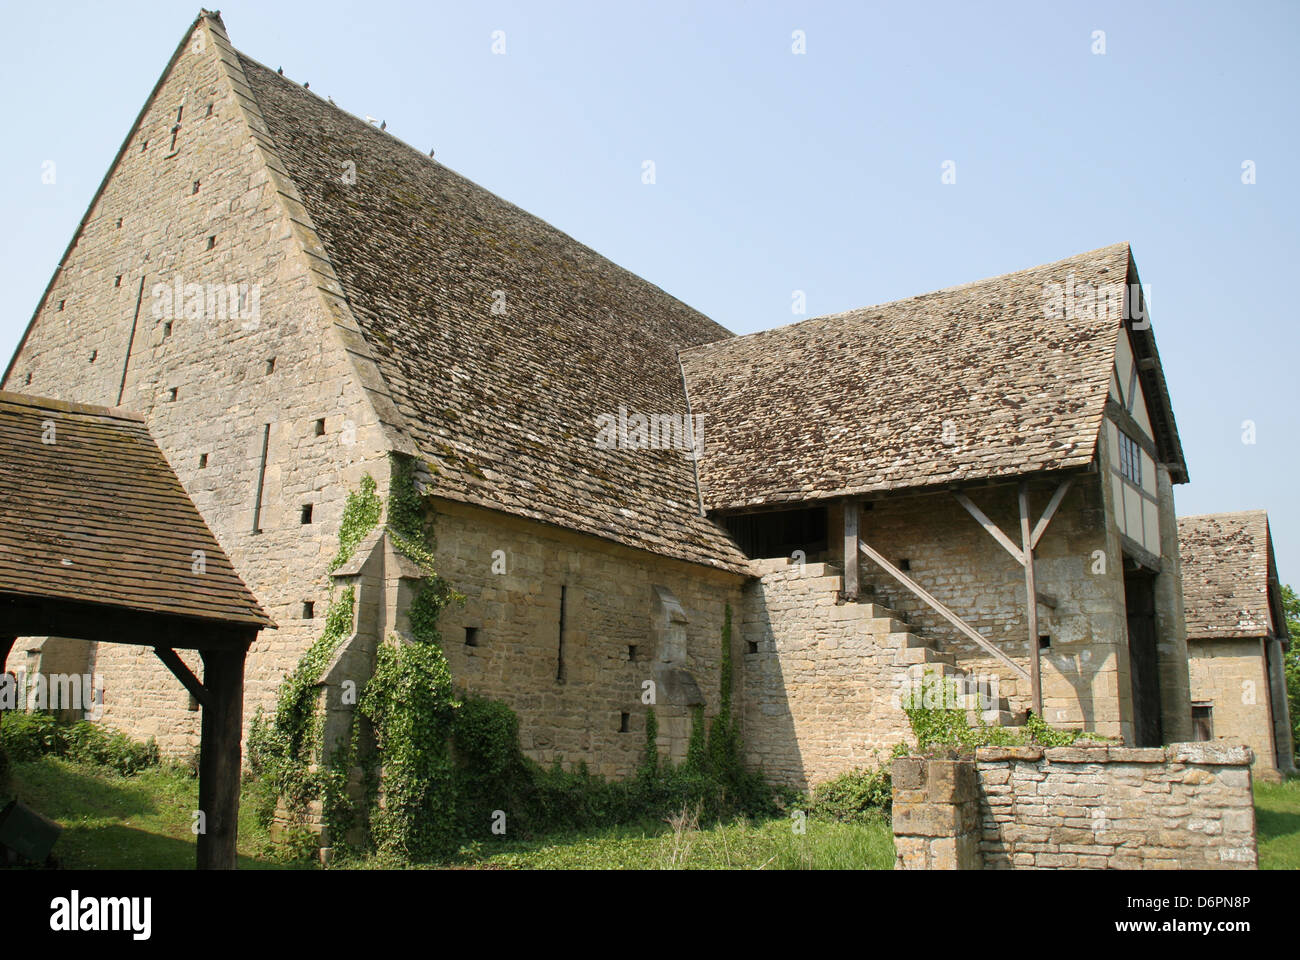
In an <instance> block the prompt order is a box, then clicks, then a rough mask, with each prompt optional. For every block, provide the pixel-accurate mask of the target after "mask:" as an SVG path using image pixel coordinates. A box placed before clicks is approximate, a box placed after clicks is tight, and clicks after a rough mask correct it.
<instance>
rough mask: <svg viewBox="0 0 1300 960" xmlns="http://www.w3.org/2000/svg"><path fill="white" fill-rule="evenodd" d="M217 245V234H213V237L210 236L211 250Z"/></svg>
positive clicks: (209, 244) (209, 246)
mask: <svg viewBox="0 0 1300 960" xmlns="http://www.w3.org/2000/svg"><path fill="white" fill-rule="evenodd" d="M216 245H217V238H216V236H215V235H213V236H211V237H208V249H209V250H211V249H212V248H213V247H215V246H216Z"/></svg>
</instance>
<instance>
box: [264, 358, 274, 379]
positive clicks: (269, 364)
mask: <svg viewBox="0 0 1300 960" xmlns="http://www.w3.org/2000/svg"><path fill="white" fill-rule="evenodd" d="M266 373H267V375H268V376H270V375H271V374H273V373H275V357H267V358H266Z"/></svg>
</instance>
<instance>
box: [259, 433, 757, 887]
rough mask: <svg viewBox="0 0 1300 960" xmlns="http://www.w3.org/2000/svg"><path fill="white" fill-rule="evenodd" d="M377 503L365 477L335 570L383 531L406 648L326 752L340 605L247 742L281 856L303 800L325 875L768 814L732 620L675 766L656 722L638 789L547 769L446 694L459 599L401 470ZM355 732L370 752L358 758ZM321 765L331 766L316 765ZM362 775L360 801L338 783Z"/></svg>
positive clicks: (650, 718) (495, 722) (392, 653)
mask: <svg viewBox="0 0 1300 960" xmlns="http://www.w3.org/2000/svg"><path fill="white" fill-rule="evenodd" d="M378 504H379V498H378V497H377V496H376V495H375V485H374V482H373V480H371V479H370V478H369V477H366V478H365V481H364V482H363V485H362V489H361V491H360V493H358V494H353V495H351V496H349V498H348V502H347V505H346V507H345V510H344V521H343V530H344V533H343V535H341V536H340V549H339V554H338V556H337V557H336V558H335V562H334V564H333V568H334V569H337V568H338V567H339V566H341V565H342V564H343V563H346V562H347V560H348V559H350V558H351V555H352V553H353V552H354V551H355V549H356V546H357V544H359V543H360V542H361V540H363V539H364V538H365V537H366V536H367V535H368V534H369V533H370V531H371V530H373V529H374V527H375V526H376V525H377V524H378V523H380V522H381V521H382V522H384V524H385V526H384V530H385V532H386V533H387V534H388V535H389V537H390V539H391V542H392V543H393V545H394V547H395V548H396V549H398V550H400V551H401V552H402V553H403V554H404V555H405V556H406V557H407V558H408V559H410V560H411V561H412V562H414V563H416V564H417V565H418V566H419V567H420V568H421V570H422V571H423V572H424V575H425V576H424V579H423V580H421V581H420V585H419V587H418V588H417V590H416V594H415V596H414V597H413V599H412V601H411V604H410V607H409V609H408V618H409V622H410V631H409V636H407V637H400V638H399V637H391V638H389V642H387V643H385V644H383V645H382V646H381V648H380V650H379V651H378V655H377V661H376V667H375V672H374V675H373V676H372V677H371V678H370V679H369V681H367V682H366V683H365V685H364V689H363V690H361V691H360V693H359V699H358V701H357V710H356V714H355V716H354V719H353V723H352V729H351V730H350V732H349V733H348V734H347V735H346V736H345V737H344V738H343V739H342V740H341V741H340V742H339V743H336V744H329V745H326V744H323V743H322V742H321V738H322V735H323V730H322V723H321V721H320V718H319V716H318V709H317V691H318V689H319V688H318V684H319V682H320V679H321V675H322V672H323V670H324V669H325V667H326V666H327V665H328V663H329V661H330V659H331V658H332V657H333V656H334V654H335V652H336V650H337V648H338V644H339V643H340V642H341V641H342V640H343V639H344V637H345V635H346V633H347V631H348V629H349V628H350V626H351V623H352V614H353V607H354V605H355V597H354V596H353V594H352V591H351V590H350V589H349V590H343V591H340V593H339V595H338V596H337V597H336V598H335V599H334V600H333V601H332V602H331V605H330V610H329V613H328V614H327V617H326V627H325V631H324V632H323V633H322V635H321V637H320V639H319V640H317V641H316V643H315V644H313V646H312V647H311V649H310V650H309V651H308V652H307V654H306V655H305V656H304V657H303V659H302V661H301V662H300V663H299V665H298V668H297V669H296V670H295V671H294V673H293V674H292V675H291V676H290V677H288V678H287V679H286V680H285V682H284V684H283V685H282V687H281V690H280V694H279V699H278V703H277V708H276V713H275V716H274V717H273V718H272V719H271V721H270V722H269V723H268V722H266V720H265V719H264V718H262V717H258V718H257V719H256V720H255V721H254V723H253V729H252V731H251V733H250V738H249V754H250V765H251V766H252V768H253V770H254V772H255V773H256V775H257V776H258V778H259V781H260V783H259V787H258V790H257V796H258V798H259V799H258V806H259V814H260V818H261V821H262V822H263V823H264V824H265V823H269V822H270V820H271V818H272V816H273V814H274V811H275V807H276V805H277V803H282V804H283V806H284V808H285V809H286V810H287V811H288V812H289V813H290V815H291V817H292V818H293V819H294V821H295V822H294V824H293V825H292V827H291V829H290V830H289V831H288V836H287V839H288V842H289V846H290V848H291V850H292V852H294V853H306V852H307V851H308V850H309V848H310V843H311V837H310V835H309V834H308V833H307V830H306V811H307V810H308V808H309V804H310V802H311V801H313V800H319V801H320V802H321V806H322V816H323V820H324V822H325V825H326V829H327V831H328V834H329V843H330V845H331V848H332V853H333V857H334V858H335V862H340V861H343V862H348V861H355V860H358V859H363V858H370V857H373V859H374V860H375V862H379V863H419V862H445V861H447V860H449V859H453V858H455V857H456V856H458V851H461V850H462V849H464V845H465V844H466V843H470V844H473V843H482V842H488V841H491V842H497V843H499V842H502V838H503V836H505V835H509V836H510V837H511V838H512V839H513V838H524V839H527V838H532V837H538V836H541V835H543V834H546V833H550V832H555V831H562V830H573V829H596V828H607V827H612V826H615V825H626V824H631V823H638V822H645V821H652V822H653V821H663V820H666V819H668V818H670V817H672V816H673V815H674V814H681V812H682V811H685V810H689V811H692V812H693V815H694V816H696V817H697V818H701V819H703V820H704V821H706V822H716V821H719V820H724V819H727V818H732V817H735V816H739V815H757V816H762V815H768V814H771V813H774V812H776V810H777V806H776V803H775V799H774V795H773V791H772V789H771V788H770V787H768V786H767V785H766V784H764V782H763V780H762V777H761V776H760V775H759V774H757V773H754V772H751V771H747V770H746V769H745V767H744V764H743V762H742V755H741V744H740V738H739V736H738V733H737V730H736V726H735V722H734V720H733V718H732V682H733V680H732V673H733V667H732V659H731V630H732V624H731V608H730V606H728V607H727V608H726V609H725V619H724V625H723V630H722V637H721V651H720V665H721V669H720V674H721V683H720V691H719V695H720V696H719V703H720V709H719V712H718V714H717V716H715V717H714V718H713V720H712V723H706V721H705V717H704V713H703V710H702V709H697V710H696V711H695V714H694V716H693V724H692V733H691V738H690V743H689V747H688V750H687V757H686V760H685V761H684V762H683V763H681V764H673V763H671V762H667V761H664V760H661V759H660V757H659V755H658V750H657V747H656V739H657V737H658V723H657V720H656V718H655V715H654V710H653V708H651V709H650V710H649V711H648V713H647V724H646V746H645V752H644V755H643V760H642V763H641V765H640V767H639V769H638V771H637V774H636V776H634V777H633V778H631V779H629V780H626V781H609V780H606V779H605V778H604V777H600V776H595V775H592V774H591V773H590V772H589V771H588V770H587V768H586V767H585V765H582V764H580V765H578V767H577V768H576V769H571V770H565V769H564V768H563V767H562V765H561V764H560V763H559V762H556V763H555V764H554V765H552V766H549V767H544V766H542V765H540V764H538V763H536V762H534V761H532V760H530V759H529V758H527V757H525V756H524V755H523V752H522V750H521V749H520V746H519V720H518V717H517V716H516V715H515V714H514V712H513V711H511V710H510V709H509V708H508V707H507V706H506V705H505V704H502V703H498V702H494V701H490V700H486V699H483V698H480V697H472V696H465V697H463V698H459V699H458V697H457V696H456V693H455V691H454V689H453V686H452V680H451V675H450V671H449V670H448V667H447V662H446V659H445V657H444V656H443V652H442V649H441V645H440V643H441V637H440V635H439V632H438V619H439V617H440V616H441V614H442V611H443V610H444V609H445V608H446V606H447V605H448V604H449V603H452V602H456V601H459V600H463V597H460V596H459V594H457V593H456V591H455V590H454V589H453V588H452V587H451V585H450V584H448V583H447V582H446V581H444V580H443V579H442V578H441V577H439V576H438V574H437V572H436V570H435V569H434V562H433V561H434V555H433V551H434V545H435V540H434V531H433V529H432V525H431V523H430V522H429V520H428V519H427V515H426V513H425V509H424V504H423V503H422V500H421V498H420V496H419V494H418V492H417V490H416V487H415V480H414V472H413V469H412V466H411V464H410V462H409V461H407V460H405V459H404V458H400V457H394V458H393V459H392V482H391V487H390V493H389V496H388V499H387V502H386V504H383V505H382V509H381V508H380V506H379V505H378ZM385 515H386V517H385ZM363 733H365V734H366V735H368V737H369V739H370V741H371V742H373V750H369V749H366V747H367V739H366V737H363ZM327 746H328V748H329V749H326V747H327ZM323 755H327V756H329V758H330V759H329V761H328V762H325V763H318V762H317V761H318V760H319V758H320V757H321V756H323ZM358 769H359V770H360V771H361V774H362V777H361V784H360V787H359V788H358V787H357V785H356V784H355V782H351V781H350V779H349V778H350V777H351V776H352V775H353V772H354V771H355V770H358Z"/></svg>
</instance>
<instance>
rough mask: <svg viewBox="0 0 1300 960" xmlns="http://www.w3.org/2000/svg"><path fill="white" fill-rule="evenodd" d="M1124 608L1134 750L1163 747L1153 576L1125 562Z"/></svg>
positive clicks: (1147, 571) (1129, 562)
mask: <svg viewBox="0 0 1300 960" xmlns="http://www.w3.org/2000/svg"><path fill="white" fill-rule="evenodd" d="M1124 608H1125V615H1126V618H1127V620H1128V659H1129V680H1130V683H1131V685H1132V694H1133V738H1134V744H1133V745H1134V746H1138V747H1158V746H1160V745H1161V744H1163V743H1164V730H1163V728H1162V725H1161V722H1160V662H1159V655H1158V651H1157V636H1156V574H1155V573H1154V572H1153V571H1151V570H1149V569H1147V568H1146V567H1145V566H1142V565H1141V564H1138V563H1135V562H1133V561H1131V560H1128V559H1127V558H1126V560H1125V564H1124Z"/></svg>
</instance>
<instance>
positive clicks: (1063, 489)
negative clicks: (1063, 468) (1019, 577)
mask: <svg viewBox="0 0 1300 960" xmlns="http://www.w3.org/2000/svg"><path fill="white" fill-rule="evenodd" d="M1073 482H1074V478H1073V477H1067V478H1066V479H1065V480H1063V481H1062V482H1061V483H1060V484H1058V485H1057V488H1056V490H1055V491H1054V492H1053V493H1052V498H1051V500H1049V501H1048V503H1047V508H1046V509H1045V510H1043V515H1042V516H1041V517H1039V518H1038V522H1037V523H1036V524H1034V526H1033V529H1032V530H1031V529H1030V526H1029V484H1028V482H1027V481H1024V480H1021V481H1020V488H1019V491H1018V498H1017V499H1018V501H1019V506H1020V546H1019V547H1017V546H1016V545H1015V543H1013V542H1012V540H1011V538H1010V537H1008V536H1007V535H1006V534H1005V533H1003V532H1002V530H1001V529H999V527H998V525H997V524H996V523H994V522H993V521H992V520H990V519H989V518H988V516H987V515H985V513H984V511H983V510H981V509H980V508H979V507H977V506H975V504H974V502H972V500H971V499H970V497H968V496H966V495H965V494H964V493H961V492H954V493H953V496H954V497H955V498H956V499H957V502H958V503H960V504H961V505H962V506H963V507H965V508H966V512H967V513H969V514H970V515H971V516H972V517H974V518H975V521H976V522H977V523H978V524H979V525H980V526H981V527H983V528H984V529H985V530H986V531H987V532H988V534H989V536H991V537H992V538H993V539H994V540H996V541H997V542H998V543H1000V544H1001V545H1002V547H1003V549H1005V550H1006V551H1007V553H1009V554H1011V556H1012V557H1014V558H1015V561H1016V562H1017V563H1018V564H1020V565H1021V566H1022V567H1024V570H1025V596H1026V597H1033V598H1034V600H1035V601H1036V602H1032V603H1026V604H1025V606H1026V607H1027V608H1028V628H1029V651H1030V653H1029V666H1030V678H1029V679H1030V683H1029V685H1030V688H1031V691H1032V696H1033V701H1034V712H1035V713H1036V714H1038V716H1040V717H1041V716H1042V715H1043V690H1042V676H1041V673H1040V669H1039V653H1038V604H1039V603H1045V604H1046V605H1047V606H1049V607H1053V608H1054V607H1055V606H1056V603H1055V602H1054V600H1055V598H1053V597H1045V596H1044V595H1042V594H1040V593H1039V592H1038V588H1037V584H1036V581H1035V577H1034V548H1035V547H1037V546H1038V541H1039V540H1041V539H1042V538H1043V534H1044V533H1046V532H1047V526H1048V524H1050V523H1051V522H1052V518H1053V517H1054V516H1056V511H1057V508H1059V507H1060V506H1061V501H1062V500H1064V499H1065V495H1066V494H1067V493H1069V492H1070V485H1071V484H1072V483H1073Z"/></svg>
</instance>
